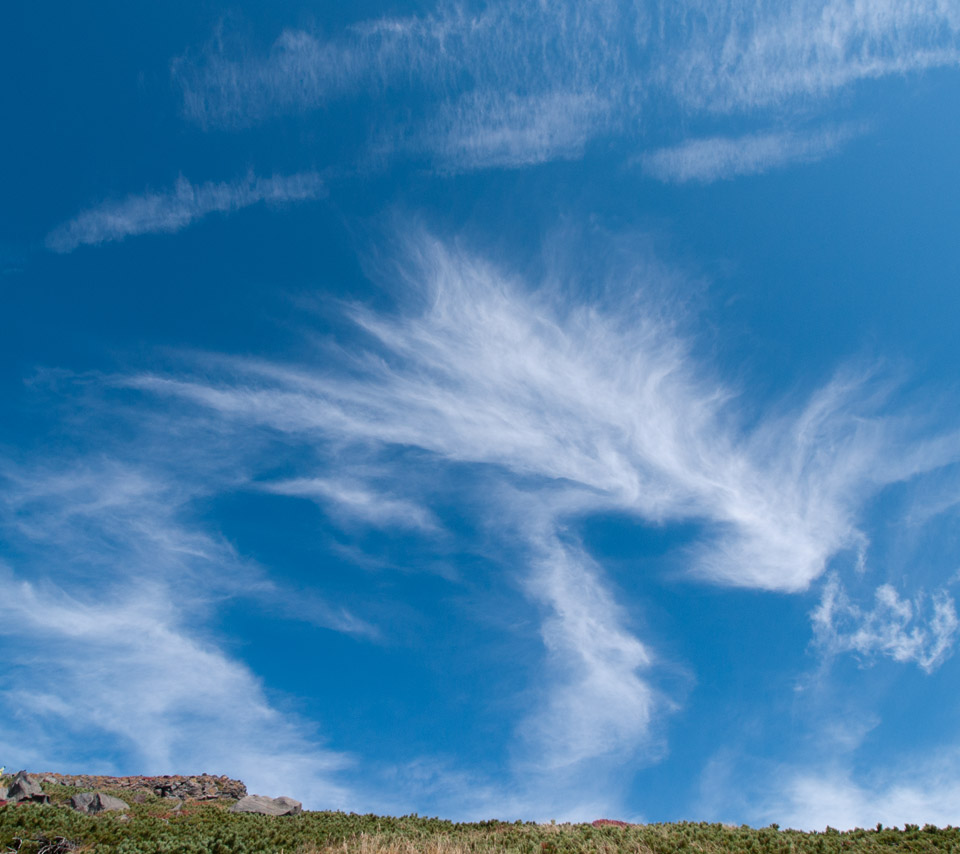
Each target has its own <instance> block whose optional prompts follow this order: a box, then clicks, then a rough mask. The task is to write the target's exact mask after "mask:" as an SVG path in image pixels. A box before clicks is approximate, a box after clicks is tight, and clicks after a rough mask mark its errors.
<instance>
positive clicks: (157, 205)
mask: <svg viewBox="0 0 960 854" xmlns="http://www.w3.org/2000/svg"><path fill="white" fill-rule="evenodd" d="M324 192H325V190H324V184H323V181H322V180H321V178H320V176H319V175H318V174H317V173H315V172H303V173H300V174H296V175H286V176H276V175H275V176H273V177H271V178H258V177H255V176H253V175H249V176H248V177H247V178H245V179H244V180H242V181H233V182H230V183H221V184H213V183H205V184H199V185H194V184H191V183H190V182H189V181H188V180H187V179H186V178H183V177H181V178H179V179H178V180H177V183H176V185H175V186H174V188H173V189H172V190H168V191H166V192H160V193H145V194H143V195H133V196H127V198H125V199H123V200H122V201H108V202H104V203H103V204H101V205H98V206H97V207H94V208H91V209H89V210H86V211H83V212H82V213H80V214H78V215H77V216H76V217H75V218H74V219H72V220H70V221H69V222H66V223H64V224H63V225H60V226H58V227H57V228H55V229H54V230H53V231H51V232H50V234H48V235H47V238H46V245H47V248H48V249H51V250H53V251H54V252H61V253H62V252H72V251H73V250H74V249H76V248H78V247H79V246H83V245H93V246H96V245H99V244H101V243H107V242H110V241H119V240H124V239H125V238H127V237H132V236H136V235H139V234H154V233H173V232H176V231H180V230H181V229H183V228H186V227H187V226H188V225H190V223H192V222H194V221H195V220H197V219H200V218H202V217H204V216H207V215H208V214H211V213H230V212H233V211H237V210H240V209H241V208H245V207H249V206H250V205H255V204H257V203H258V202H267V203H268V204H282V203H288V202H295V201H304V200H307V199H316V198H318V197H319V196H321V195H323V193H324Z"/></svg>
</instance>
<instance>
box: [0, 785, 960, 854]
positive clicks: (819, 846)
mask: <svg viewBox="0 0 960 854" xmlns="http://www.w3.org/2000/svg"><path fill="white" fill-rule="evenodd" d="M44 788H45V790H47V791H48V794H50V796H51V799H52V801H53V802H54V803H53V805H52V806H36V805H24V806H6V807H0V852H5V851H7V850H14V851H20V852H22V854H39V853H40V852H41V851H44V850H46V851H48V852H56V851H65V850H67V849H66V847H64V846H62V845H61V846H60V847H59V848H58V847H56V844H55V841H56V840H58V839H65V840H68V841H69V842H70V843H71V844H72V845H73V846H74V848H73V850H76V851H79V852H83V854H107V852H111V854H114V852H115V853H116V854H273V852H278V854H419V853H420V852H429V854H588V852H589V854H620V853H621V852H623V854H628V852H629V854H721V852H723V854H726V852H737V854H894V852H904V854H906V852H915V854H940V852H944V854H960V829H957V828H953V827H948V828H944V829H938V828H935V827H932V826H930V825H928V826H926V827H924V828H922V829H921V828H919V827H917V826H913V825H908V826H907V827H906V828H904V829H903V830H897V829H892V830H891V829H880V828H878V829H874V830H854V831H850V832H846V833H839V832H837V831H835V830H827V831H826V832H824V833H802V832H800V831H793V830H778V829H777V828H776V827H773V826H771V827H765V828H760V829H754V828H750V827H747V826H743V827H739V828H733V827H727V826H724V825H720V824H694V823H685V822H683V823H677V824H648V825H639V826H632V827H624V828H621V827H592V826H591V825H583V824H557V825H540V824H533V823H521V822H517V823H514V824H510V823H505V822H497V821H489V822H480V823H476V824H455V823H452V822H448V821H441V820H440V819H435V818H421V817H418V816H405V817H403V818H389V817H381V816H374V815H355V814H348V813H340V812H308V813H303V814H301V815H299V816H289V817H282V818H273V817H269V816H259V815H235V814H233V813H230V812H228V808H229V806H230V803H229V802H217V803H207V804H198V803H187V804H185V805H184V807H183V809H182V810H181V811H179V812H173V811H171V810H170V806H169V802H164V801H162V800H161V799H160V798H157V797H154V796H152V795H148V796H146V797H144V799H143V803H132V804H131V807H130V810H129V812H128V816H127V817H126V818H124V817H121V815H119V814H117V813H104V814H101V815H99V816H85V815H81V814H80V813H77V812H74V811H73V810H71V809H69V808H68V807H66V806H65V805H64V804H65V803H66V802H67V801H68V800H69V798H70V796H71V795H72V794H76V793H77V792H78V791H80V790H78V789H73V788H69V787H66V786H45V787H44ZM108 794H115V795H117V796H118V797H122V798H123V799H124V800H126V801H127V802H129V801H130V795H131V793H130V792H109V791H108ZM51 846H52V847H51Z"/></svg>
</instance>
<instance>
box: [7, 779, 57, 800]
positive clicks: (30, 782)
mask: <svg viewBox="0 0 960 854" xmlns="http://www.w3.org/2000/svg"><path fill="white" fill-rule="evenodd" d="M0 800H2V801H6V802H9V803H14V804H20V803H24V802H31V803H35V804H49V803H50V798H49V796H48V795H45V794H44V793H43V789H42V788H41V787H40V784H39V783H38V782H37V781H36V780H34V779H33V777H31V776H30V775H29V774H27V772H26V771H18V772H17V774H16V776H15V777H14V778H13V782H11V783H10V786H9V787H8V788H3V787H2V786H0Z"/></svg>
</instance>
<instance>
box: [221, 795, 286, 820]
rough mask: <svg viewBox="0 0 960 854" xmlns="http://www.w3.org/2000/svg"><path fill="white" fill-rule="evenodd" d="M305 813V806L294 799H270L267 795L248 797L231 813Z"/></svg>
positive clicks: (239, 802) (240, 801)
mask: <svg viewBox="0 0 960 854" xmlns="http://www.w3.org/2000/svg"><path fill="white" fill-rule="evenodd" d="M302 811H303V804H301V803H300V801H295V800H294V799H293V798H268V797H266V796H265V795H247V796H246V797H245V798H241V799H240V800H239V801H237V802H236V803H235V804H234V805H233V806H232V807H230V812H252V813H259V814H260V815H296V814H297V813H299V812H302Z"/></svg>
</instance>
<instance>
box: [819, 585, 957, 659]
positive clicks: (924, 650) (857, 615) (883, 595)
mask: <svg viewBox="0 0 960 854" xmlns="http://www.w3.org/2000/svg"><path fill="white" fill-rule="evenodd" d="M812 619H813V631H814V643H815V644H816V646H817V647H818V648H819V649H820V650H821V651H822V652H823V653H824V654H826V655H830V656H834V655H839V654H841V653H853V654H854V655H856V656H858V657H859V658H861V659H863V660H864V661H869V660H870V659H872V658H873V657H875V656H878V655H882V656H886V657H888V658H892V659H893V660H894V661H900V662H908V661H912V662H915V663H916V664H917V666H918V667H921V668H922V669H923V670H925V671H926V672H928V673H930V672H932V671H933V670H935V669H936V668H937V667H939V666H940V665H941V664H942V663H943V662H944V660H945V659H946V658H947V657H948V656H949V655H950V653H951V652H952V648H953V646H954V643H955V641H956V637H957V633H958V631H960V620H958V619H957V609H956V604H955V603H954V601H953V598H952V597H951V596H950V595H949V594H948V593H947V592H946V590H939V591H937V592H936V593H934V594H933V595H932V596H931V597H929V600H928V599H927V597H926V596H925V595H924V594H923V593H922V592H921V593H920V594H918V595H917V596H916V597H914V599H913V600H910V599H902V598H901V597H900V596H899V595H898V594H897V591H896V590H894V589H893V587H891V586H890V585H889V584H882V585H880V586H879V587H878V588H877V589H876V591H875V602H874V604H873V607H872V608H870V609H866V608H863V607H861V606H859V605H857V604H855V603H853V602H851V601H850V599H849V597H848V596H847V594H846V592H845V591H844V590H843V588H842V586H841V584H840V581H839V579H837V578H836V577H833V578H831V579H829V581H828V582H827V584H826V585H825V586H824V591H823V596H822V598H821V600H820V604H819V605H818V606H817V608H816V610H815V611H814V612H813V614H812Z"/></svg>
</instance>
